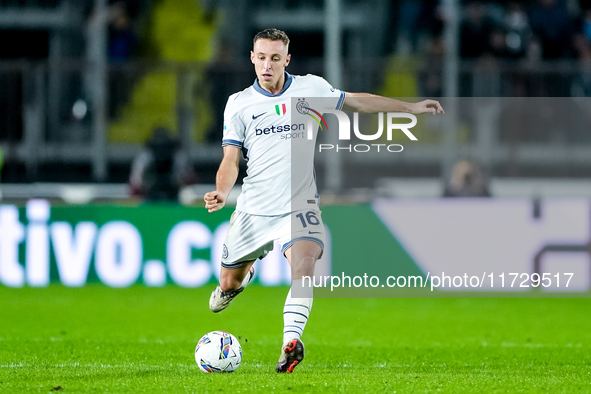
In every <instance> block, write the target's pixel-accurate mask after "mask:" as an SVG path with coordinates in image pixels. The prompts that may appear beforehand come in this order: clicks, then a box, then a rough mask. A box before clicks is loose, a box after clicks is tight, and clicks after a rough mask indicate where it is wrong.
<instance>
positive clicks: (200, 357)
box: [195, 331, 242, 373]
mask: <svg viewBox="0 0 591 394" xmlns="http://www.w3.org/2000/svg"><path fill="white" fill-rule="evenodd" d="M195 361H197V365H198V366H199V369H200V370H202V371H203V372H205V373H213V372H234V371H235V370H237V369H238V367H239V366H240V361H242V348H241V347H240V343H238V340H237V339H236V337H234V335H232V334H230V333H229V332H225V331H212V332H210V333H207V334H205V335H204V336H203V337H202V338H201V339H200V340H199V343H197V347H196V348H195Z"/></svg>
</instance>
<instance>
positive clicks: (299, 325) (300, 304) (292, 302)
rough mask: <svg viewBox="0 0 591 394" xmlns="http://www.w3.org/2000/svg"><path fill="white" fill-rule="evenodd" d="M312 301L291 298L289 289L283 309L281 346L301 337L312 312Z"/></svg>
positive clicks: (311, 299)
mask: <svg viewBox="0 0 591 394" xmlns="http://www.w3.org/2000/svg"><path fill="white" fill-rule="evenodd" d="M292 286H293V284H292ZM312 301H313V298H311V297H310V298H292V297H291V289H289V293H287V298H286V299H285V306H284V307H283V344H286V343H287V342H288V341H290V340H292V339H299V338H300V337H301V336H302V334H303V333H304V328H305V327H306V323H307V322H308V317H309V316H310V311H311V310H312Z"/></svg>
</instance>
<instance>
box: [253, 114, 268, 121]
mask: <svg viewBox="0 0 591 394" xmlns="http://www.w3.org/2000/svg"><path fill="white" fill-rule="evenodd" d="M264 114H266V112H263V113H262V114H260V115H257V116H254V115H252V120H255V119H256V118H258V117H260V116H262V115H264Z"/></svg>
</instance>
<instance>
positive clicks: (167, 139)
mask: <svg viewBox="0 0 591 394" xmlns="http://www.w3.org/2000/svg"><path fill="white" fill-rule="evenodd" d="M129 183H130V186H131V190H132V194H133V195H135V196H143V197H145V198H146V199H147V200H151V201H167V200H168V201H177V200H178V193H179V190H180V188H181V187H182V186H185V185H190V184H194V183H196V176H195V172H194V170H193V166H192V164H191V162H190V160H189V157H188V156H187V155H186V154H185V153H184V152H183V150H182V149H181V147H180V144H179V142H178V140H177V139H176V138H174V137H173V136H172V135H171V133H170V131H169V130H168V129H166V128H165V127H158V128H156V129H155V130H154V132H153V134H152V137H151V138H150V139H149V140H148V141H147V142H146V147H145V149H144V150H142V152H140V154H139V155H138V156H137V157H136V158H135V159H134V161H133V163H132V166H131V174H130V177H129Z"/></svg>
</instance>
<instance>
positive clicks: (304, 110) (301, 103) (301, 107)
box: [296, 98, 310, 115]
mask: <svg viewBox="0 0 591 394" xmlns="http://www.w3.org/2000/svg"><path fill="white" fill-rule="evenodd" d="M309 107H310V105H309V104H308V103H307V102H306V99H305V98H299V99H298V103H297V104H296V110H297V111H298V112H299V113H300V114H302V115H308V113H309V112H310V110H309Z"/></svg>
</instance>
